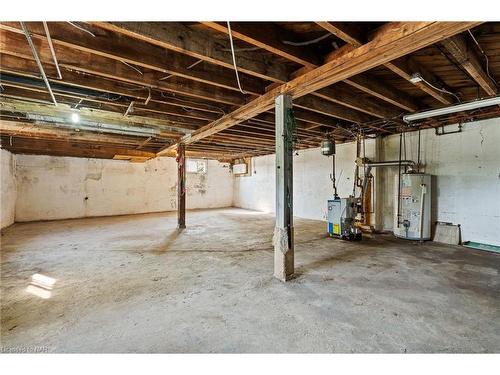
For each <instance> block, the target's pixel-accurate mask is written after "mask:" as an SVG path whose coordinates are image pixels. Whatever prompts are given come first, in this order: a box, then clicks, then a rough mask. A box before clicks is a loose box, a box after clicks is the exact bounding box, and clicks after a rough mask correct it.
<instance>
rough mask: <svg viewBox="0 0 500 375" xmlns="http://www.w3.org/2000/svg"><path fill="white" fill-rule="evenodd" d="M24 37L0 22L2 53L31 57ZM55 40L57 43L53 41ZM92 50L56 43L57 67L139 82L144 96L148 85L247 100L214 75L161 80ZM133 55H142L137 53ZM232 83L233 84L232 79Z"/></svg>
mask: <svg viewBox="0 0 500 375" xmlns="http://www.w3.org/2000/svg"><path fill="white" fill-rule="evenodd" d="M23 38H24V37H23V35H21V34H18V33H16V32H13V31H12V30H11V29H9V30H5V29H2V25H1V24H0V50H1V51H2V54H6V55H12V56H17V57H21V58H23V59H26V60H33V56H31V55H30V51H29V49H28V47H27V46H26V45H25V44H26V42H25V39H23ZM33 41H34V43H35V45H36V47H37V50H38V51H39V55H40V59H41V60H42V63H43V65H44V67H45V66H47V65H49V66H50V65H52V64H53V60H52V55H51V54H50V49H49V47H48V43H47V41H46V40H45V39H44V38H43V37H41V36H38V35H36V34H35V35H33ZM54 43H55V44H56V42H55V41H54ZM56 45H57V44H56ZM92 51H93V53H90V52H89V51H81V50H75V49H73V48H72V47H69V46H68V45H66V44H64V45H62V46H61V45H58V46H57V54H58V55H57V56H58V61H59V66H60V67H61V68H65V69H68V70H77V71H79V72H84V73H88V74H94V75H97V76H101V77H106V78H108V79H113V80H120V81H123V82H127V83H132V84H135V85H141V86H142V87H145V91H144V92H142V94H143V95H144V93H146V96H147V88H148V87H149V88H154V89H158V90H162V91H167V92H173V93H177V94H181V95H185V96H188V97H194V98H198V99H203V100H208V101H214V102H220V103H223V104H228V105H241V104H244V103H245V102H246V99H245V97H244V95H242V94H240V93H239V92H235V91H234V87H233V88H232V89H230V88H229V87H228V86H227V85H225V86H224V87H221V85H218V84H215V83H217V82H218V81H215V77H214V78H213V79H214V81H208V80H206V81H203V82H202V81H199V80H188V79H185V78H184V77H172V78H170V79H167V80H161V78H163V77H164V76H165V73H161V72H160V71H158V69H157V70H156V71H155V70H151V69H147V70H146V69H143V72H142V74H140V73H139V72H137V71H135V70H133V69H131V68H130V67H129V66H127V65H125V64H123V62H122V60H120V58H119V57H116V56H114V55H113V56H111V55H108V54H98V53H96V51H95V50H92ZM134 56H141V55H140V54H137V55H134ZM123 61H124V60H123ZM128 61H131V60H128ZM165 65H166V66H168V65H169V63H168V62H166V63H165ZM149 68H151V67H149ZM54 77H55V76H54ZM65 77H66V76H63V79H65ZM84 78H85V77H82V79H84ZM229 79H230V80H231V82H233V81H234V74H233V75H232V76H230V75H229V74H228V80H229ZM232 85H233V86H236V85H235V84H234V82H233V83H232ZM214 86H219V87H214ZM250 87H251V86H250ZM249 90H250V88H249ZM258 92H259V93H260V92H261V90H260V89H259V90H258Z"/></svg>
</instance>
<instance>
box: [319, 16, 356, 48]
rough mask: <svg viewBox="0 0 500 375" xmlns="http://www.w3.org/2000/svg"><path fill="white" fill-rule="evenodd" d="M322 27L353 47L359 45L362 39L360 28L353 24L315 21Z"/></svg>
mask: <svg viewBox="0 0 500 375" xmlns="http://www.w3.org/2000/svg"><path fill="white" fill-rule="evenodd" d="M316 23H317V24H318V25H319V26H321V27H322V28H323V29H325V30H327V31H329V32H330V33H332V34H333V35H335V36H336V37H337V38H339V39H341V40H343V41H344V42H346V43H347V44H350V45H352V46H354V47H360V46H361V45H362V44H363V43H364V41H363V32H362V30H361V28H360V27H359V26H358V25H356V24H354V23H351V24H346V23H340V22H327V21H323V22H316Z"/></svg>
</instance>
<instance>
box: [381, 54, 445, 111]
mask: <svg viewBox="0 0 500 375" xmlns="http://www.w3.org/2000/svg"><path fill="white" fill-rule="evenodd" d="M385 67H387V68H388V69H390V70H391V71H393V72H394V73H396V74H397V75H398V76H400V77H401V78H403V79H405V80H407V81H408V82H411V77H412V75H413V74H414V73H420V75H421V76H422V77H424V79H425V80H426V81H427V82H430V83H431V84H432V85H433V86H436V87H438V85H439V86H442V84H441V83H438V82H437V78H436V77H435V76H434V75H433V74H431V73H429V72H428V71H427V70H426V69H425V68H424V67H423V66H421V65H418V64H417V63H415V62H414V61H413V60H411V59H409V58H400V59H398V60H394V61H391V62H389V63H387V64H385ZM411 83H412V84H413V85H415V86H416V87H418V88H419V89H420V90H422V91H423V92H425V93H427V94H429V95H430V96H432V97H433V98H434V99H436V100H437V101H439V102H441V103H443V104H452V103H453V99H452V96H451V95H449V94H446V93H444V92H442V91H439V90H436V89H434V88H432V87H431V86H429V85H428V84H427V83H425V82H411Z"/></svg>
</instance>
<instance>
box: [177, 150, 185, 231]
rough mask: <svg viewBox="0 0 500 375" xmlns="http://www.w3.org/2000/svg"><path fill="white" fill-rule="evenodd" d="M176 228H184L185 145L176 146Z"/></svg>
mask: <svg viewBox="0 0 500 375" xmlns="http://www.w3.org/2000/svg"><path fill="white" fill-rule="evenodd" d="M177 228H180V229H182V228H186V146H185V145H184V144H183V143H179V145H178V146H177Z"/></svg>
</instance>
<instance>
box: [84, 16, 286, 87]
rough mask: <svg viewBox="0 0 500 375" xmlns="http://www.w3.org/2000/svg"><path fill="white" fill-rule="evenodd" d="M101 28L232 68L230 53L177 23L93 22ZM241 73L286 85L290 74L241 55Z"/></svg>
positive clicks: (269, 62)
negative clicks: (284, 82) (285, 82)
mask: <svg viewBox="0 0 500 375" xmlns="http://www.w3.org/2000/svg"><path fill="white" fill-rule="evenodd" d="M91 24H92V25H95V26H98V27H100V28H102V29H105V30H109V31H113V32H117V33H120V34H122V35H127V36H130V37H133V38H136V39H139V40H142V41H145V42H148V43H151V44H154V45H157V46H160V47H163V48H167V49H169V50H172V51H176V52H179V53H183V54H186V55H189V56H192V57H194V58H197V59H200V60H203V61H207V62H210V63H212V64H217V65H220V66H224V67H226V68H229V69H233V62H232V56H231V52H229V51H226V50H225V46H222V45H219V44H217V43H215V42H214V40H213V39H212V38H211V37H210V35H207V34H206V33H203V32H201V31H197V30H193V29H191V28H189V27H188V26H185V25H182V24H180V23H176V22H91ZM238 70H239V71H241V72H242V73H246V74H249V75H253V76H255V77H259V78H262V79H266V80H270V81H274V82H278V81H279V82H283V81H286V80H287V79H288V75H289V72H288V70H287V69H286V67H285V66H284V65H283V64H280V63H278V62H276V61H273V60H272V59H268V58H267V57H264V56H262V55H260V54H249V53H246V54H245V55H244V56H238Z"/></svg>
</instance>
